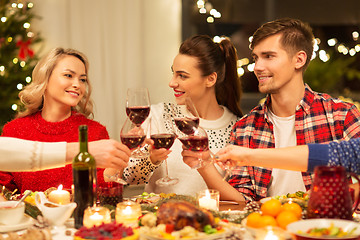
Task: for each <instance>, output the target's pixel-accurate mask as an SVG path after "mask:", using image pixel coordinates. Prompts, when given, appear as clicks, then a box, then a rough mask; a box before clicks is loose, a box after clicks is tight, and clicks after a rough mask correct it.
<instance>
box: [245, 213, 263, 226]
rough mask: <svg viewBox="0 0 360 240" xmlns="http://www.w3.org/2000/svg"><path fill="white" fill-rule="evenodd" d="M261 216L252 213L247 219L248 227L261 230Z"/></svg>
mask: <svg viewBox="0 0 360 240" xmlns="http://www.w3.org/2000/svg"><path fill="white" fill-rule="evenodd" d="M260 219H261V214H260V213H258V212H253V213H250V214H249V216H247V218H246V226H248V227H253V228H259V227H261V226H260Z"/></svg>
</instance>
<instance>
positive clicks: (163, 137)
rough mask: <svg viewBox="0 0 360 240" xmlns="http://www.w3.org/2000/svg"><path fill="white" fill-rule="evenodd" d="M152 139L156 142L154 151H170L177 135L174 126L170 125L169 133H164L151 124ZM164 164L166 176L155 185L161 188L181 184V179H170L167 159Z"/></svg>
mask: <svg viewBox="0 0 360 240" xmlns="http://www.w3.org/2000/svg"><path fill="white" fill-rule="evenodd" d="M150 122H151V121H150ZM150 138H151V139H152V140H153V141H154V145H153V148H154V149H160V148H166V149H167V150H169V149H170V148H171V146H172V145H173V144H174V141H175V138H176V135H175V132H174V130H173V126H172V124H171V125H170V130H169V131H166V130H164V131H162V130H159V129H158V128H156V127H155V126H153V125H152V124H151V123H150ZM164 162H165V169H166V172H165V173H166V176H165V177H162V178H160V179H158V180H157V181H156V182H155V183H156V184H157V185H159V186H170V185H175V184H177V183H178V182H179V179H178V178H173V177H169V169H168V163H167V159H165V160H164Z"/></svg>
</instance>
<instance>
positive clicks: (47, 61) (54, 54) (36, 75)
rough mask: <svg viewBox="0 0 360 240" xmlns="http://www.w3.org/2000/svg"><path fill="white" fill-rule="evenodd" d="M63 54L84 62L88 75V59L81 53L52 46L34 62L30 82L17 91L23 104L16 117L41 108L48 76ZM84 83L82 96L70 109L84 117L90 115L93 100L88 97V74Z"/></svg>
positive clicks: (89, 86) (90, 88)
mask: <svg viewBox="0 0 360 240" xmlns="http://www.w3.org/2000/svg"><path fill="white" fill-rule="evenodd" d="M63 56H74V57H76V58H78V59H79V60H80V61H81V62H83V63H84V65H85V73H86V75H88V71H89V61H88V59H87V57H86V56H85V55H84V54H83V53H81V52H79V51H77V50H74V49H63V48H54V49H53V50H51V51H50V52H49V53H48V54H47V55H45V56H44V57H42V58H41V59H40V61H39V62H38V63H37V64H36V66H35V68H34V70H33V72H32V82H31V83H30V84H29V85H27V86H26V87H25V88H24V90H22V91H21V92H20V93H19V98H20V101H21V103H22V104H24V110H23V111H20V112H19V113H18V114H17V116H16V117H17V118H19V117H25V116H28V115H31V114H34V113H36V112H38V111H40V110H41V109H42V107H43V104H44V93H45V90H46V87H47V84H48V82H49V78H50V76H51V74H52V72H53V70H54V68H55V66H56V64H57V63H58V61H59V60H60V59H61V58H62V57H63ZM86 85H87V88H86V91H85V94H84V96H83V98H82V99H81V100H80V101H79V103H78V105H77V106H75V107H73V108H72V110H75V111H77V112H79V113H82V114H84V115H85V116H86V117H92V116H93V101H92V100H91V98H90V95H91V91H92V87H91V84H90V81H89V76H87V81H86Z"/></svg>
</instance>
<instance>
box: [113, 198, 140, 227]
mask: <svg viewBox="0 0 360 240" xmlns="http://www.w3.org/2000/svg"><path fill="white" fill-rule="evenodd" d="M140 216H141V207H140V204H138V203H136V202H132V201H124V202H120V203H118V204H117V207H116V215H115V220H116V222H117V223H122V224H125V225H128V226H131V227H137V226H138V219H139V217H140Z"/></svg>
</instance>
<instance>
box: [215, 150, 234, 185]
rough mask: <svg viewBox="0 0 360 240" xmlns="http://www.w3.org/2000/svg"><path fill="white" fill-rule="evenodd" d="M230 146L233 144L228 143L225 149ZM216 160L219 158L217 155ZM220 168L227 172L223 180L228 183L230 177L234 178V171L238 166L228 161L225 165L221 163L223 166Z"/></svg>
mask: <svg viewBox="0 0 360 240" xmlns="http://www.w3.org/2000/svg"><path fill="white" fill-rule="evenodd" d="M229 145H231V144H230V143H227V144H226V145H225V147H227V146H229ZM214 158H215V160H216V159H217V156H216V155H215V156H214ZM218 165H219V163H218ZM220 167H221V168H222V169H223V170H224V171H225V175H224V177H223V180H224V181H227V180H228V178H230V177H231V176H232V174H233V170H234V168H235V167H236V165H235V164H232V162H231V161H227V162H225V163H221V164H220Z"/></svg>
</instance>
